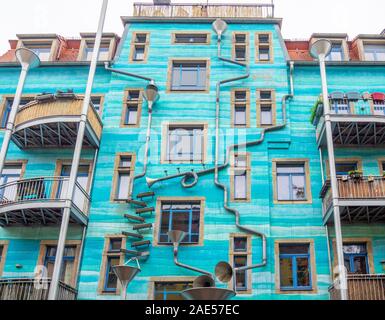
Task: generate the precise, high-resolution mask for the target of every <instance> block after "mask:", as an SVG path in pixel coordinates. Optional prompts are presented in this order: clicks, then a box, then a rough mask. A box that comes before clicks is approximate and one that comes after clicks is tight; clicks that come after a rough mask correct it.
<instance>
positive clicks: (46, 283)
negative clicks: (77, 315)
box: [0, 278, 77, 300]
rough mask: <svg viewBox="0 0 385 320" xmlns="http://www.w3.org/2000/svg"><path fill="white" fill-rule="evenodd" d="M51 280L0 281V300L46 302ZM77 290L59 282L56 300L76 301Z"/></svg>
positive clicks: (11, 279) (12, 279)
mask: <svg viewBox="0 0 385 320" xmlns="http://www.w3.org/2000/svg"><path fill="white" fill-rule="evenodd" d="M50 285H51V279H42V280H40V281H39V282H37V281H36V280H35V279H28V278H25V279H23V278H20V279H14V278H10V279H6V278H5V279H0V300H47V299H48V291H49V287H50ZM76 296H77V290H76V289H74V288H72V287H71V286H69V285H67V284H65V283H63V282H61V281H60V282H59V289H58V296H57V299H58V300H76Z"/></svg>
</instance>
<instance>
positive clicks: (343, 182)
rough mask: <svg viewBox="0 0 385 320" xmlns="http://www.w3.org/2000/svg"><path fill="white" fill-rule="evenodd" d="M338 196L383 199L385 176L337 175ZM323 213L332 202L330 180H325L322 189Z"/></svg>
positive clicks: (349, 198)
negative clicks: (354, 176) (353, 176)
mask: <svg viewBox="0 0 385 320" xmlns="http://www.w3.org/2000/svg"><path fill="white" fill-rule="evenodd" d="M337 183H338V196H339V199H341V200H370V199H374V200H376V199H385V177H374V176H364V177H361V178H350V177H349V176H346V177H338V178H337ZM321 198H322V199H323V208H324V213H326V212H327V210H328V209H329V208H330V206H331V204H332V201H333V199H332V196H331V186H330V181H329V180H328V181H326V182H325V184H324V186H323V188H322V191H321Z"/></svg>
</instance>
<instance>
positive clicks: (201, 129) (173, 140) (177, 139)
mask: <svg viewBox="0 0 385 320" xmlns="http://www.w3.org/2000/svg"><path fill="white" fill-rule="evenodd" d="M206 132H207V129H206V126H205V125H169V126H168V127H167V145H166V155H165V160H166V161H168V162H190V163H202V162H204V159H205V144H206Z"/></svg>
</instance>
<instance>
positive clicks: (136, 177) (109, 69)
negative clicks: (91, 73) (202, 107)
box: [104, 62, 155, 199]
mask: <svg viewBox="0 0 385 320" xmlns="http://www.w3.org/2000/svg"><path fill="white" fill-rule="evenodd" d="M104 67H105V69H106V70H107V71H110V72H114V73H117V74H121V75H124V76H128V77H133V78H137V79H142V80H146V81H149V82H150V84H155V80H154V79H152V78H149V77H146V76H142V75H138V74H134V73H130V72H126V71H121V70H117V69H112V68H110V67H109V66H108V62H106V63H105V65H104ZM152 107H153V103H152V102H148V123H147V133H146V146H145V151H144V159H143V171H142V172H141V173H139V174H138V175H136V176H134V178H133V179H132V182H131V184H130V187H129V188H130V190H129V196H130V198H131V199H132V198H133V192H134V184H135V181H136V180H137V179H140V178H143V177H144V176H145V175H146V173H147V166H148V153H149V149H150V147H149V145H150V141H151V127H152Z"/></svg>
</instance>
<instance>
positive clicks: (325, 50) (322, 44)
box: [310, 39, 332, 59]
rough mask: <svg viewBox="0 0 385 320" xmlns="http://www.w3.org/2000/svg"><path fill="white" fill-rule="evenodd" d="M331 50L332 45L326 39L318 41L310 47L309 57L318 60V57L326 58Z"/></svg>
mask: <svg viewBox="0 0 385 320" xmlns="http://www.w3.org/2000/svg"><path fill="white" fill-rule="evenodd" d="M331 50H332V43H331V42H330V41H329V40H327V39H320V40H317V41H316V42H314V43H313V44H312V45H311V47H310V55H311V56H312V57H313V58H314V59H318V58H319V56H320V55H324V56H325V57H327V56H328V55H329V54H330V51H331Z"/></svg>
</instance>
